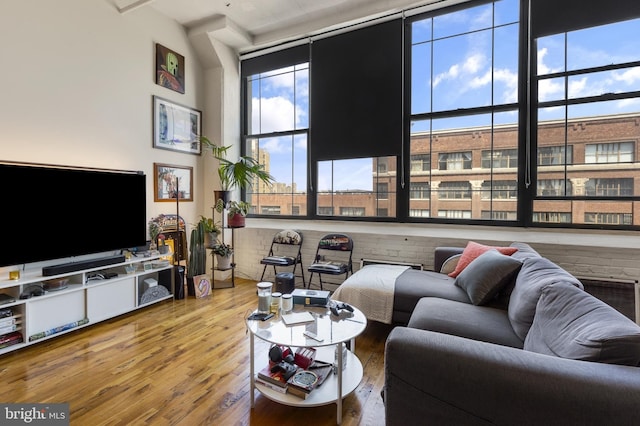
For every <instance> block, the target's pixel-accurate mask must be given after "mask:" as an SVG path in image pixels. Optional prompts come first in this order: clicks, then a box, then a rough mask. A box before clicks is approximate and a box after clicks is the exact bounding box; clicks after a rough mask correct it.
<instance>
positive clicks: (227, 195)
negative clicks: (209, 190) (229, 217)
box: [213, 191, 231, 206]
mask: <svg viewBox="0 0 640 426" xmlns="http://www.w3.org/2000/svg"><path fill="white" fill-rule="evenodd" d="M213 198H214V200H213V201H218V200H222V201H224V205H225V206H226V205H227V203H228V202H229V201H231V191H213Z"/></svg>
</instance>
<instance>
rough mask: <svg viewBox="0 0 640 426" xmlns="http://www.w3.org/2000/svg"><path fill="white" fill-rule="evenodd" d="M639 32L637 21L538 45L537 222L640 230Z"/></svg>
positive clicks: (537, 42)
mask: <svg viewBox="0 0 640 426" xmlns="http://www.w3.org/2000/svg"><path fill="white" fill-rule="evenodd" d="M639 31H640V20H638V19H635V20H628V21H622V22H614V23H611V24H607V25H601V26H592V27H588V28H578V29H575V30H571V31H566V32H558V33H552V34H548V35H544V36H542V37H539V38H538V39H536V40H535V46H536V52H537V73H536V74H537V80H536V84H535V87H534V88H535V90H536V92H537V100H538V106H539V107H538V109H537V111H536V113H537V116H538V123H537V134H536V135H535V136H536V138H537V145H538V146H539V148H538V165H539V166H540V167H538V168H537V181H536V182H535V183H536V187H537V189H536V197H537V199H536V200H534V203H533V221H534V222H536V221H540V222H547V223H548V222H561V223H571V224H574V225H597V226H610V227H613V228H615V227H620V226H628V225H636V226H638V225H640V223H633V220H632V218H633V217H636V218H638V217H640V203H638V202H637V200H640V197H639V196H640V192H636V189H635V187H634V180H637V179H638V178H640V173H639V168H638V165H639V164H638V159H637V158H636V150H635V145H636V143H637V142H638V140H639V138H640V131H639V130H638V126H637V123H638V120H639V119H640V92H639V90H640V62H639V61H640V50H639V49H638V48H637V45H636V39H637V34H638V32H639ZM586 52H590V53H589V54H587V53H586ZM602 199H607V200H608V201H607V202H602V201H599V200H602ZM634 201H635V202H634ZM567 209H568V210H569V211H570V212H568V213H563V212H564V211H566V210H567ZM554 213H557V214H554ZM567 219H569V220H567ZM636 220H637V219H636Z"/></svg>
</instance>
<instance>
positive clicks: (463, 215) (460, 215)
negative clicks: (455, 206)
mask: <svg viewBox="0 0 640 426" xmlns="http://www.w3.org/2000/svg"><path fill="white" fill-rule="evenodd" d="M438 217H443V218H447V219H471V211H469V210H438Z"/></svg>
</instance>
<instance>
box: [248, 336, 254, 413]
mask: <svg viewBox="0 0 640 426" xmlns="http://www.w3.org/2000/svg"><path fill="white" fill-rule="evenodd" d="M249 334H251V337H250V338H249V353H250V355H249V376H250V377H249V393H250V394H251V408H253V406H254V404H255V396H254V390H255V387H256V381H255V376H254V371H255V368H254V365H253V364H254V359H253V357H254V350H253V345H254V343H253V339H254V336H253V333H249Z"/></svg>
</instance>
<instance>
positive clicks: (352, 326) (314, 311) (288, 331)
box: [247, 305, 367, 424]
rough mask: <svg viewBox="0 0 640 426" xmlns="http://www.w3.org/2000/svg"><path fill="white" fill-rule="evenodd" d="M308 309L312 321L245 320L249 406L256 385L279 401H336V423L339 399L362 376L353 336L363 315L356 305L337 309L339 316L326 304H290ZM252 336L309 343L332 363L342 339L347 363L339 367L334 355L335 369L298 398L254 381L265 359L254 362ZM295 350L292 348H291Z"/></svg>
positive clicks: (299, 404) (296, 344) (306, 404)
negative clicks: (312, 336) (248, 341)
mask: <svg viewBox="0 0 640 426" xmlns="http://www.w3.org/2000/svg"><path fill="white" fill-rule="evenodd" d="M304 311H307V312H310V313H311V315H312V317H313V321H311V322H305V323H300V324H294V325H287V324H285V323H284V321H283V320H282V316H280V315H278V316H276V317H274V318H272V319H270V320H267V321H259V320H258V321H253V320H247V328H248V329H249V331H250V332H251V338H250V351H251V355H250V365H251V366H250V376H251V407H252V408H253V406H254V403H255V399H254V392H253V391H254V389H257V390H258V391H259V392H260V393H262V394H263V395H264V396H266V397H267V398H269V399H271V400H273V401H276V402H279V403H281V404H286V405H291V406H296V407H314V406H318V405H326V404H331V403H334V402H335V403H336V405H337V423H338V424H340V423H342V399H343V398H344V397H345V396H347V395H349V394H350V393H351V392H353V391H354V390H355V389H356V387H358V385H359V384H360V381H361V380H362V363H361V362H360V360H359V359H358V357H357V356H356V355H355V338H356V337H357V336H358V335H360V334H361V333H362V332H363V331H364V329H365V328H366V326H367V318H366V317H365V316H364V314H363V313H362V312H361V311H360V310H359V309H358V308H356V307H354V310H353V312H352V313H351V312H349V311H347V310H341V311H340V315H339V316H335V315H332V314H331V312H330V310H329V308H325V307H304V306H302V305H294V309H293V312H294V313H299V312H304ZM305 331H311V332H313V333H315V334H316V335H317V336H318V338H320V339H322V341H321V342H319V341H317V340H314V339H312V338H310V337H307V336H305V335H304V334H303V333H304V332H305ZM255 337H257V338H259V339H261V340H264V341H266V342H269V343H272V344H276V345H281V346H289V347H292V348H299V347H313V348H316V359H317V360H321V361H326V362H330V363H333V362H334V354H335V350H336V346H337V348H338V351H339V352H338V353H341V352H340V351H342V350H343V347H344V345H345V343H346V342H350V348H351V350H348V351H347V358H346V361H347V365H346V366H345V368H344V370H343V369H342V357H338V368H337V370H338V373H337V374H330V375H329V377H327V379H326V380H325V382H324V383H322V385H321V386H319V387H317V388H315V389H314V390H313V391H311V393H310V394H309V396H308V397H307V398H306V399H302V398H300V397H297V396H295V395H292V394H290V393H282V392H278V391H276V390H273V389H271V388H269V387H267V386H263V385H261V384H260V383H256V381H255V377H256V374H257V373H258V371H259V370H260V369H262V368H263V367H264V365H265V364H266V363H267V362H268V360H264V362H261V363H259V365H258V366H256V365H255V364H256V363H255V359H254V356H255V348H254V341H255ZM293 350H294V351H295V349H293Z"/></svg>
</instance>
